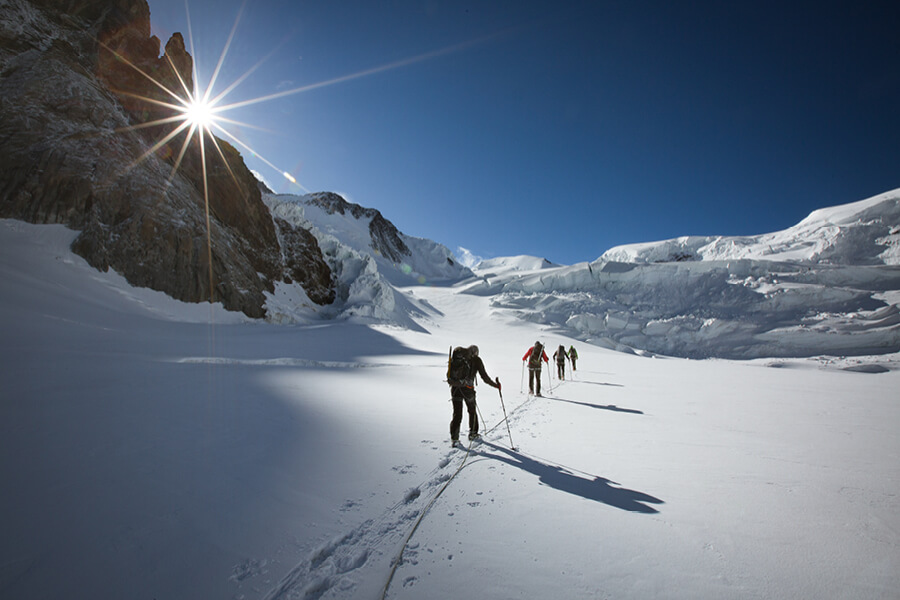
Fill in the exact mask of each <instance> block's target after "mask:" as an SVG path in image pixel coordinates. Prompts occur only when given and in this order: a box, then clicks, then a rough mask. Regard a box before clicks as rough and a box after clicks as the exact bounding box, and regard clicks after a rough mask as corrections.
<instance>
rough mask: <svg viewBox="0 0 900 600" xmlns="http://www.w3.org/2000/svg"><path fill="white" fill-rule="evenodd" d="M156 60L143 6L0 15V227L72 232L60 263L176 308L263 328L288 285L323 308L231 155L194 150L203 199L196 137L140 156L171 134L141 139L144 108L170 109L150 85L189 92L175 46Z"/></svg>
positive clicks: (39, 8)
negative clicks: (105, 275)
mask: <svg viewBox="0 0 900 600" xmlns="http://www.w3.org/2000/svg"><path fill="white" fill-rule="evenodd" d="M159 50H160V41H159V40H158V39H157V38H155V37H151V35H150V11H149V7H148V5H147V3H146V1H145V0H106V1H90V0H80V1H79V0H32V1H28V0H8V2H5V3H3V4H2V5H0V217H7V218H18V219H23V220H27V221H30V222H33V223H63V224H66V225H68V226H70V227H72V228H74V229H78V230H81V234H80V235H79V237H78V238H77V239H76V241H75V242H74V244H73V250H74V251H75V252H77V253H78V254H80V255H81V256H83V257H84V258H85V259H86V260H87V261H88V262H89V263H90V264H92V265H93V266H94V267H96V268H98V269H108V268H113V269H115V270H116V271H117V272H119V273H121V274H122V275H123V276H124V277H126V278H127V279H128V281H129V282H131V283H132V284H134V285H138V286H145V287H150V288H153V289H157V290H160V291H163V292H166V293H168V294H169V295H171V296H173V297H175V298H177V299H180V300H184V301H191V302H202V301H208V300H210V299H212V300H214V301H220V302H222V303H223V304H224V306H225V307H226V308H228V309H230V310H240V311H243V312H244V313H246V314H247V315H249V316H252V317H262V316H264V314H265V310H264V303H265V296H264V293H265V292H267V291H269V292H271V291H272V290H273V289H274V283H275V282H278V281H299V282H302V283H303V285H304V286H306V285H309V286H310V287H311V288H312V289H313V291H312V293H309V296H310V298H311V299H312V300H313V301H315V302H321V303H327V302H329V298H333V292H332V293H331V294H330V295H329V293H328V290H329V289H333V283H332V277H331V274H330V272H329V271H328V268H327V266H325V263H324V261H323V260H322V256H321V251H320V250H319V248H318V245H317V244H316V243H315V239H310V238H311V236H308V237H307V236H304V235H303V234H301V233H297V232H294V234H291V235H281V236H280V237H281V241H282V242H283V244H284V247H281V246H280V245H279V234H278V232H277V231H276V227H275V223H274V222H273V219H272V216H271V215H270V213H269V211H268V209H267V208H266V206H265V205H264V204H263V202H262V200H261V194H260V189H259V185H258V181H257V180H256V178H255V177H254V176H253V175H252V174H251V173H250V171H249V170H248V169H247V167H246V165H245V164H244V162H243V160H242V158H241V156H240V154H239V153H238V152H237V150H236V149H235V148H234V147H232V146H231V145H230V144H228V143H226V142H224V141H222V140H218V139H213V138H211V137H210V136H207V137H206V140H205V143H206V156H207V182H208V187H207V188H206V189H208V194H207V195H204V184H203V165H202V163H201V154H200V147H199V140H198V138H197V136H195V137H194V139H193V140H191V141H190V142H189V143H187V144H186V143H185V136H186V133H185V132H182V134H181V135H179V136H176V137H174V138H173V139H171V140H169V141H168V143H166V144H163V145H161V146H160V147H159V148H157V149H156V151H155V152H151V151H150V148H151V147H153V146H154V144H156V143H157V142H158V141H160V140H161V139H162V138H163V137H164V136H166V135H168V133H169V132H170V131H171V130H172V128H173V126H172V125H171V124H160V125H156V126H149V127H148V126H145V125H147V124H152V123H153V122H154V121H157V120H159V119H161V118H164V117H167V116H170V115H172V114H173V111H172V109H169V108H166V107H164V106H161V105H159V104H158V103H155V102H153V101H152V100H157V101H162V102H168V103H170V104H172V103H175V99H174V98H173V97H172V96H171V95H170V94H168V93H167V92H166V91H164V90H163V89H161V88H160V86H157V85H156V84H154V83H153V82H152V81H151V80H150V78H151V77H152V78H153V79H154V80H156V81H158V82H159V83H160V84H161V85H162V86H164V87H166V88H167V89H169V90H171V91H172V92H174V93H175V94H177V95H179V96H182V97H184V96H186V92H185V87H187V88H188V89H192V86H193V82H192V79H191V71H192V59H191V57H190V55H189V54H188V53H187V52H186V51H185V48H184V40H183V39H182V37H181V35H180V34H175V35H174V36H173V37H172V39H170V40H169V42H168V43H167V44H166V51H165V54H164V55H163V56H162V57H160V56H159ZM182 82H184V83H183V84H182ZM147 99H149V100H147ZM135 126H140V127H137V128H136V127H135ZM182 149H184V153H183V159H182V161H181V162H180V164H179V165H178V169H177V170H175V166H176V164H178V157H179V155H180V154H181V153H182ZM207 215H208V216H207ZM207 223H208V228H207ZM307 233H308V232H307ZM210 267H211V269H210ZM323 267H324V268H323Z"/></svg>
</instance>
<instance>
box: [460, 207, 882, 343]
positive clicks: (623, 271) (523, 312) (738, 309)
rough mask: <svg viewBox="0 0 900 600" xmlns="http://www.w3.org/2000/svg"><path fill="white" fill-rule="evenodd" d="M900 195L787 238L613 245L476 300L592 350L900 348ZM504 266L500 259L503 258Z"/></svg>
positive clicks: (509, 274)
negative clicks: (585, 260)
mask: <svg viewBox="0 0 900 600" xmlns="http://www.w3.org/2000/svg"><path fill="white" fill-rule="evenodd" d="M898 256H900V190H894V191H892V192H887V193H885V194H881V195H879V196H876V197H874V198H870V199H868V200H863V201H860V202H855V203H852V204H847V205H844V206H838V207H832V208H825V209H821V210H817V211H815V212H813V213H812V214H811V215H810V216H809V217H807V218H806V219H804V220H803V221H802V222H801V223H799V224H797V225H796V226H794V227H791V228H789V229H787V230H785V231H782V232H777V233H770V234H765V235H760V236H753V237H741V238H725V237H715V238H712V237H684V238H678V239H674V240H668V241H662V242H653V243H647V244H634V245H629V246H622V247H618V248H613V249H612V250H610V251H608V252H606V253H604V254H603V255H602V256H601V257H600V258H599V259H597V260H596V261H594V262H591V263H581V264H577V265H573V266H567V267H558V268H555V269H539V270H535V271H531V272H523V271H521V270H514V271H499V270H497V269H493V268H491V265H488V266H487V268H484V269H482V268H477V269H476V273H477V274H479V275H481V276H482V279H481V280H480V281H478V282H475V283H471V284H470V285H469V287H468V289H467V291H468V292H469V293H472V294H479V295H491V296H494V300H493V306H494V307H495V308H497V309H506V310H511V311H513V312H514V313H515V314H516V315H517V316H518V317H519V318H521V319H524V320H527V321H531V322H534V323H541V324H544V325H545V326H547V327H548V329H551V330H553V331H558V332H561V333H565V334H567V335H571V336H573V337H576V338H578V339H581V340H584V341H588V342H591V343H593V344H598V345H604V346H608V347H615V348H619V349H622V350H629V351H634V350H638V351H646V352H652V353H660V354H667V355H674V356H685V357H694V358H703V357H723V358H754V357H761V356H769V357H790V356H814V355H819V354H825V355H862V354H882V353H892V352H897V351H900V307H898V305H900V263H898ZM501 263H502V261H501Z"/></svg>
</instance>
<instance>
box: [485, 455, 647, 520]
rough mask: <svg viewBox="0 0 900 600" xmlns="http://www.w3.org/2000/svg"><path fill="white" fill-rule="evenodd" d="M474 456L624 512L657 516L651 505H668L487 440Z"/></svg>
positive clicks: (607, 480) (634, 491) (612, 482)
mask: <svg viewBox="0 0 900 600" xmlns="http://www.w3.org/2000/svg"><path fill="white" fill-rule="evenodd" d="M485 447H487V448H492V449H493V450H495V451H496V452H489V451H485V450H483V449H481V448H485ZM472 454H477V455H479V456H483V457H485V458H492V459H495V460H499V461H501V462H504V463H506V464H508V465H511V466H513V467H518V468H520V469H522V470H524V471H526V472H528V473H531V474H533V475H537V477H538V480H539V481H540V482H541V483H542V484H544V485H547V486H550V487H552V488H554V489H557V490H559V491H561V492H566V493H568V494H573V495H576V496H581V497H582V498H585V499H587V500H593V501H595V502H600V503H602V504H606V505H608V506H612V507H613V508H618V509H620V510H626V511H628V512H638V513H644V514H656V513H658V512H659V510H657V509H656V508H654V507H653V506H650V505H651V504H664V501H663V500H660V499H659V498H656V497H655V496H651V495H650V494H646V493H644V492H639V491H637V490H630V489H628V488H623V487H619V484H618V483H616V482H615V481H611V480H609V479H606V478H605V477H600V476H591V475H589V474H587V473H585V474H584V476H582V475H578V474H575V473H573V472H572V471H570V470H569V469H567V468H565V467H562V466H559V465H553V464H548V463H545V462H541V461H540V460H536V459H534V458H530V457H528V456H526V455H525V454H523V453H521V452H516V451H515V450H510V449H508V448H504V447H502V446H498V445H496V444H493V443H491V442H488V441H487V440H485V441H484V442H483V443H482V444H481V447H480V449H478V450H472Z"/></svg>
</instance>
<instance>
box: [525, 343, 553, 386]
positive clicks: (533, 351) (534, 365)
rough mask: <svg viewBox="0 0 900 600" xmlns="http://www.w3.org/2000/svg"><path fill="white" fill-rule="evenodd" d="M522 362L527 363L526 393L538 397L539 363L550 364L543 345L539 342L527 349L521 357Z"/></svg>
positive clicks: (539, 383) (539, 384)
mask: <svg viewBox="0 0 900 600" xmlns="http://www.w3.org/2000/svg"><path fill="white" fill-rule="evenodd" d="M522 361H523V362H524V361H528V393H529V394H534V395H536V396H540V395H541V361H544V362H545V363H547V364H548V365H549V364H550V359H549V358H548V357H547V353H546V352H544V345H543V344H541V343H540V342H539V341H538V342H535V343H534V346H532V347H531V348H529V349H528V352H526V353H525V356H523V357H522Z"/></svg>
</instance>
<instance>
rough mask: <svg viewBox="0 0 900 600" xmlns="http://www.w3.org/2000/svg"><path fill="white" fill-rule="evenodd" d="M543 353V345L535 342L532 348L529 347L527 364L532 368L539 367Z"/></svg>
mask: <svg viewBox="0 0 900 600" xmlns="http://www.w3.org/2000/svg"><path fill="white" fill-rule="evenodd" d="M543 354H544V346H543V345H541V343H540V342H535V343H534V348H532V349H531V356H529V357H528V366H529V367H530V368H532V369H540V368H541V356H543Z"/></svg>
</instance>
